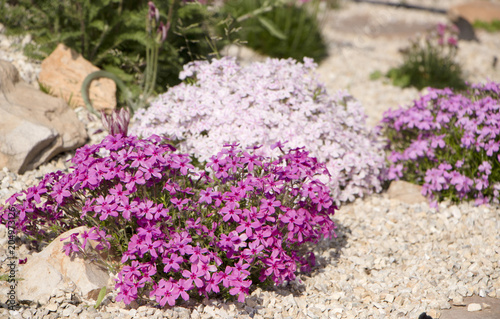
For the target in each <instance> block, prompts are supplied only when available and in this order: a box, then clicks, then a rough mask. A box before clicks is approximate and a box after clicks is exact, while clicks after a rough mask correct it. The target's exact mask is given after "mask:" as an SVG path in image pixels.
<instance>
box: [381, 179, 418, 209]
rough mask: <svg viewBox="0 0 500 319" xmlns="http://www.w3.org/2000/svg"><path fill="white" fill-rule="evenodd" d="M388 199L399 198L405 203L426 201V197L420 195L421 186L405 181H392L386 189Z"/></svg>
mask: <svg viewBox="0 0 500 319" xmlns="http://www.w3.org/2000/svg"><path fill="white" fill-rule="evenodd" d="M387 195H388V196H389V199H391V200H392V199H395V200H399V201H401V202H404V203H407V204H418V203H426V202H427V199H426V198H425V197H424V196H423V195H422V186H419V185H415V184H412V183H408V182H405V181H393V182H391V185H390V186H389V189H388V190H387Z"/></svg>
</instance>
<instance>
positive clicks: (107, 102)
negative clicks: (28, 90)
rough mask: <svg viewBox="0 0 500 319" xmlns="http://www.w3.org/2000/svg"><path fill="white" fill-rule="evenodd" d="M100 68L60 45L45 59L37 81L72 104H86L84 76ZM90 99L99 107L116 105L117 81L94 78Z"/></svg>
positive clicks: (95, 106) (102, 108)
mask: <svg viewBox="0 0 500 319" xmlns="http://www.w3.org/2000/svg"><path fill="white" fill-rule="evenodd" d="M95 71H99V68H98V67H96V66H94V65H93V64H92V63H90V62H89V61H87V60H86V59H85V58H84V57H83V56H82V55H81V54H79V53H77V52H76V51H74V50H73V49H71V48H68V47H66V46H65V45H64V44H59V45H58V46H57V48H56V49H55V50H54V52H52V53H51V54H50V55H49V56H48V57H47V58H46V59H45V60H43V62H42V69H41V71H40V75H39V78H38V81H39V82H40V83H42V84H43V85H45V86H46V87H48V88H49V89H50V91H51V94H53V95H55V96H58V97H61V98H63V99H64V100H65V101H67V102H68V103H69V104H70V105H71V106H72V107H78V106H84V105H85V104H84V102H83V99H82V95H81V93H80V91H81V88H82V83H83V81H84V80H85V77H86V76H87V75H89V74H90V73H92V72H95ZM89 96H90V100H91V101H92V105H93V106H94V108H95V109H96V110H98V111H99V110H104V109H114V108H115V107H116V84H115V82H114V81H112V80H110V79H106V78H101V79H97V80H94V81H92V84H91V85H90V90H89Z"/></svg>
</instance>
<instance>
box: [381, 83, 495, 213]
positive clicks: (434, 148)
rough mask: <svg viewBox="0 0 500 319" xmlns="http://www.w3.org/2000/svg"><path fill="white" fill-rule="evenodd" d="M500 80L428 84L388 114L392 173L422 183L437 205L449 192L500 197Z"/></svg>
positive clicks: (457, 197) (480, 199) (385, 126)
mask: <svg viewBox="0 0 500 319" xmlns="http://www.w3.org/2000/svg"><path fill="white" fill-rule="evenodd" d="M499 109H500V84H499V83H495V82H489V83H486V84H482V85H481V84H476V85H469V86H468V88H467V90H465V91H456V92H454V91H452V90H450V89H444V90H438V89H429V93H428V94H427V95H425V96H423V97H421V98H420V99H419V100H417V101H415V102H414V104H413V105H412V106H411V107H410V108H407V109H404V108H399V109H398V110H395V111H391V110H390V111H388V112H386V113H385V114H384V118H383V120H382V122H381V128H382V130H383V132H384V134H385V135H386V136H387V137H388V144H387V149H388V150H389V152H390V155H389V157H388V159H389V161H390V162H391V166H390V169H389V174H388V178H389V179H392V180H397V179H405V180H408V181H410V182H414V183H417V184H420V185H423V188H422V194H423V195H426V196H428V197H429V198H430V199H431V200H432V204H433V205H434V206H435V205H436V204H437V202H438V201H441V200H443V199H445V198H448V199H450V200H452V201H454V202H457V201H461V200H470V199H473V200H475V202H476V203H477V204H483V203H488V202H490V201H493V202H495V203H498V202H499V200H498V196H499V191H500V164H499V160H500V155H499V145H500V141H499V134H500V114H499Z"/></svg>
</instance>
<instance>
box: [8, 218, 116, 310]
mask: <svg viewBox="0 0 500 319" xmlns="http://www.w3.org/2000/svg"><path fill="white" fill-rule="evenodd" d="M87 229H88V228H86V227H85V226H81V227H78V228H75V229H72V230H70V231H67V232H65V233H64V234H61V235H60V236H59V237H57V238H56V239H54V241H53V242H51V243H50V244H49V245H48V246H47V247H46V248H45V249H43V250H42V251H41V252H40V253H38V254H34V255H33V256H31V257H28V261H27V263H26V264H25V265H24V266H21V267H20V271H19V277H20V278H23V279H24V280H22V281H20V282H19V285H18V290H17V298H18V300H19V301H28V302H37V303H43V302H46V301H47V300H48V299H49V298H50V296H51V295H53V294H54V293H55V292H57V291H60V290H67V289H68V288H67V287H70V286H72V285H74V291H73V293H79V294H80V295H81V296H82V297H84V298H89V296H90V295H93V294H95V292H96V291H99V290H100V289H101V288H102V287H103V286H105V285H106V284H107V283H108V280H109V275H108V272H107V270H106V269H104V268H103V267H101V266H100V265H98V264H96V263H93V262H90V261H88V260H85V259H82V258H79V257H72V258H70V257H68V256H66V254H65V253H64V252H63V251H62V248H63V246H64V243H66V242H67V241H68V240H69V238H68V239H66V240H65V241H62V242H61V238H65V237H69V236H70V235H71V234H73V233H75V232H77V233H82V232H83V231H84V230H87ZM41 274H43V275H41Z"/></svg>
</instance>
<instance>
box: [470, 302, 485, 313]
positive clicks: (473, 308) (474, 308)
mask: <svg viewBox="0 0 500 319" xmlns="http://www.w3.org/2000/svg"><path fill="white" fill-rule="evenodd" d="M481 309H482V307H481V305H480V304H478V303H471V304H469V305H468V306H467V311H469V312H473V311H481Z"/></svg>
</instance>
